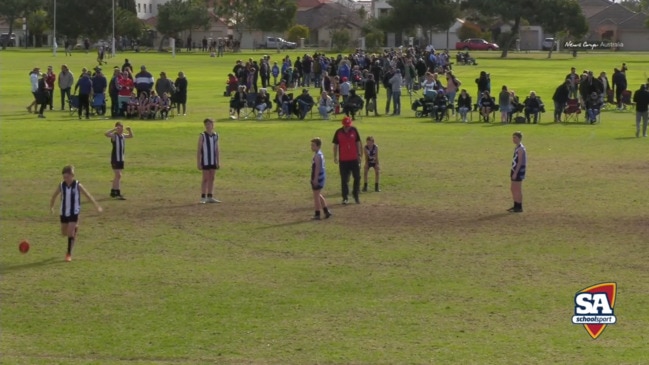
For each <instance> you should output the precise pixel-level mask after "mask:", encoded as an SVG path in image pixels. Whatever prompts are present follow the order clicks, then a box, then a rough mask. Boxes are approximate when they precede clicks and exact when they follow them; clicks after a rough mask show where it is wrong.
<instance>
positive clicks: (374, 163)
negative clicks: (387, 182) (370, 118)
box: [363, 136, 381, 193]
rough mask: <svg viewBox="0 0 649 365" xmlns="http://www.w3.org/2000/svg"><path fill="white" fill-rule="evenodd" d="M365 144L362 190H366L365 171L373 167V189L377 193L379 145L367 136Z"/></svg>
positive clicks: (379, 169) (379, 170)
mask: <svg viewBox="0 0 649 365" xmlns="http://www.w3.org/2000/svg"><path fill="white" fill-rule="evenodd" d="M366 142H367V143H366V144H365V165H364V166H363V191H367V173H368V172H369V171H370V169H374V191H376V192H377V193H378V192H379V191H381V189H379V175H380V172H381V168H380V167H379V146H377V145H376V144H374V137H372V136H368V137H367V139H366Z"/></svg>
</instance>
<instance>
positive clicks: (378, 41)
mask: <svg viewBox="0 0 649 365" xmlns="http://www.w3.org/2000/svg"><path fill="white" fill-rule="evenodd" d="M377 24H378V21H377V20H376V19H371V20H369V21H367V22H365V24H363V26H362V27H361V34H362V35H363V37H365V48H366V49H367V50H368V51H372V52H374V51H378V50H379V48H381V47H382V46H383V45H384V44H385V33H383V31H381V29H380V28H379V27H378V25H377Z"/></svg>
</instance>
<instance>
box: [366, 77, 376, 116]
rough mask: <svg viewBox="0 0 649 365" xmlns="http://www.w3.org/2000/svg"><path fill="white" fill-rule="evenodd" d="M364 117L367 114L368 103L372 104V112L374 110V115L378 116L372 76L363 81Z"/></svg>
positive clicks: (374, 83)
mask: <svg viewBox="0 0 649 365" xmlns="http://www.w3.org/2000/svg"><path fill="white" fill-rule="evenodd" d="M364 87H365V115H367V114H368V112H369V108H370V103H372V110H374V115H375V116H377V117H378V116H379V108H378V104H377V102H376V81H374V75H373V74H369V75H367V80H365V86H364Z"/></svg>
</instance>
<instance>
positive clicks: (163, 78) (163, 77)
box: [155, 71, 176, 96]
mask: <svg viewBox="0 0 649 365" xmlns="http://www.w3.org/2000/svg"><path fill="white" fill-rule="evenodd" d="M155 92H156V93H157V94H158V95H160V96H162V95H164V94H168V95H169V96H173V95H174V93H175V92H176V86H175V85H174V83H173V82H171V80H169V79H168V78H167V73H166V72H164V71H162V72H160V78H159V79H158V81H156V82H155Z"/></svg>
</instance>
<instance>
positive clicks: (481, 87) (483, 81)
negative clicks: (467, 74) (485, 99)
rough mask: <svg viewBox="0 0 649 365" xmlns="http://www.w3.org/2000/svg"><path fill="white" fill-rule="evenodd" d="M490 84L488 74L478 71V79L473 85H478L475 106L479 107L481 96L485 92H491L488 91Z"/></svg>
mask: <svg viewBox="0 0 649 365" xmlns="http://www.w3.org/2000/svg"><path fill="white" fill-rule="evenodd" d="M490 82H491V80H489V74H487V73H486V72H485V71H480V77H478V78H477V79H475V83H476V84H477V85H478V100H477V102H476V103H477V104H476V106H479V105H480V104H481V100H482V96H483V95H484V92H485V91H487V92H491V90H489V84H490ZM476 109H477V108H476Z"/></svg>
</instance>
